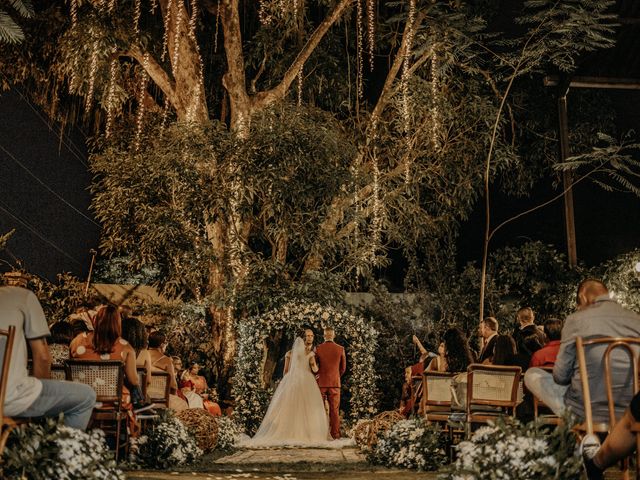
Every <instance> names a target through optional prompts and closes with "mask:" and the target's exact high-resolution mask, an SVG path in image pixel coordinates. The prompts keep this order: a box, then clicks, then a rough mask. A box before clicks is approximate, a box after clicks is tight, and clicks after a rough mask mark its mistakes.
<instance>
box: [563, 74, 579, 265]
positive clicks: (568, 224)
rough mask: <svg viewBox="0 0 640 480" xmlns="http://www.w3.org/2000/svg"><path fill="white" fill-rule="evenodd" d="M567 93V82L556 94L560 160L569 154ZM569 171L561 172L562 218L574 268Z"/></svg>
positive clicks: (574, 238) (570, 179)
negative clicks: (563, 191) (562, 193)
mask: <svg viewBox="0 0 640 480" xmlns="http://www.w3.org/2000/svg"><path fill="white" fill-rule="evenodd" d="M568 93H569V83H568V82H566V83H565V84H564V85H561V88H560V90H559V95H558V127H559V128H558V130H559V136H560V161H561V162H564V161H565V160H566V159H567V157H569V156H570V151H569V120H568V117H567V94H568ZM572 177H573V175H571V172H568V171H565V172H563V173H562V184H563V186H564V189H565V194H564V220H565V229H566V233H567V255H568V257H569V266H570V267H571V268H574V267H576V266H577V265H578V251H577V248H576V225H575V219H574V210H573V189H572V188H571V184H572V182H573V178H572Z"/></svg>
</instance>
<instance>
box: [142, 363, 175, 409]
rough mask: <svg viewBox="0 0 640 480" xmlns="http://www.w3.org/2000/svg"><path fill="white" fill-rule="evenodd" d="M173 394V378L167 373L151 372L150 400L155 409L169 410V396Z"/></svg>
mask: <svg viewBox="0 0 640 480" xmlns="http://www.w3.org/2000/svg"><path fill="white" fill-rule="evenodd" d="M170 393H171V378H170V376H169V374H168V373H167V372H151V384H150V385H149V390H148V394H149V400H150V401H151V402H152V403H153V405H154V407H160V408H169V394H170Z"/></svg>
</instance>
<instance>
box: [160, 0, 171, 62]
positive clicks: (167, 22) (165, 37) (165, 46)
mask: <svg viewBox="0 0 640 480" xmlns="http://www.w3.org/2000/svg"><path fill="white" fill-rule="evenodd" d="M172 3H173V0H168V1H167V13H166V15H165V16H164V33H163V34H162V55H161V56H160V60H162V61H163V62H164V59H165V57H166V55H167V53H168V52H169V27H170V26H171V9H172V8H173V5H172Z"/></svg>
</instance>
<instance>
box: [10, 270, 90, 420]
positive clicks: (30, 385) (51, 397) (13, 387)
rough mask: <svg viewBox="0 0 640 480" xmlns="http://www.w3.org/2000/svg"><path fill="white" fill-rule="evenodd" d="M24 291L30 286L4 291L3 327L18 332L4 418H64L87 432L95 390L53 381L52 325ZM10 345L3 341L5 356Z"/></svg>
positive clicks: (31, 294)
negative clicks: (29, 357)
mask: <svg viewBox="0 0 640 480" xmlns="http://www.w3.org/2000/svg"><path fill="white" fill-rule="evenodd" d="M24 287H26V281H24V283H22V282H20V283H17V284H16V286H4V287H0V328H2V329H3V330H4V329H8V328H9V327H11V326H14V327H15V329H16V333H15V337H14V340H13V348H12V350H11V357H10V362H9V366H8V372H7V373H8V379H7V390H6V396H5V398H4V405H3V406H4V411H3V414H4V415H6V416H9V417H20V418H34V417H53V418H56V417H58V416H59V415H60V414H61V413H62V414H63V419H62V421H63V422H64V424H65V425H66V426H68V427H72V428H78V429H81V430H84V429H86V428H87V425H88V423H89V420H90V419H91V412H92V411H93V407H94V405H95V402H96V394H95V392H94V391H93V389H92V388H91V387H90V386H89V385H84V384H81V383H74V382H66V381H62V380H51V379H50V372H51V354H50V353H49V347H48V346H47V342H46V340H45V338H46V337H48V336H49V328H48V327H47V320H46V318H45V316H44V311H43V310H42V306H41V305H40V302H39V301H38V298H37V297H36V296H35V295H34V293H33V292H31V291H29V290H27V289H26V288H24ZM4 343H5V342H4V341H2V342H0V344H1V346H0V355H4V349H5V345H4ZM27 347H29V349H30V350H31V352H32V357H33V375H29V372H28V369H27V350H28V348H27ZM0 358H1V357H0Z"/></svg>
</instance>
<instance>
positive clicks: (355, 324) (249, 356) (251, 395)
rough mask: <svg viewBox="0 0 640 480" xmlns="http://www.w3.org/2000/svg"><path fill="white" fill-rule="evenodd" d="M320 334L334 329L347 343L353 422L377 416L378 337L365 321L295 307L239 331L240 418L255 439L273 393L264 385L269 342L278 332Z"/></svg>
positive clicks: (248, 323)
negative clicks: (264, 359) (265, 348)
mask: <svg viewBox="0 0 640 480" xmlns="http://www.w3.org/2000/svg"><path fill="white" fill-rule="evenodd" d="M304 326H310V327H312V328H314V329H316V330H319V329H321V328H323V327H325V326H332V327H334V328H335V330H336V334H337V336H338V337H340V338H342V339H344V340H345V342H346V344H345V345H343V346H344V347H345V349H346V353H347V364H348V365H349V369H350V375H349V377H348V378H347V379H346V382H347V383H348V384H349V386H350V394H351V398H350V411H349V419H351V420H353V421H355V420H357V419H359V418H368V417H370V416H372V415H373V414H375V413H376V403H377V396H376V379H377V375H376V373H375V370H374V352H375V350H376V345H377V335H378V334H377V332H376V331H375V329H374V328H373V327H372V326H371V325H370V324H368V323H367V321H366V320H365V319H364V318H362V317H360V316H356V315H353V314H352V313H350V312H347V311H340V310H337V309H334V308H333V307H326V306H322V305H320V304H318V303H302V302H289V303H287V304H285V305H283V306H282V307H280V308H278V309H275V310H272V311H269V312H267V313H265V314H264V315H259V316H255V317H250V318H248V319H247V320H245V321H243V322H242V323H241V324H240V325H239V326H238V354H237V358H236V374H235V377H234V387H233V394H234V398H235V399H236V409H235V416H236V418H237V419H238V421H239V422H240V424H241V425H243V426H244V428H245V429H246V430H247V432H248V433H249V434H252V433H253V432H255V430H256V429H257V428H258V426H259V425H260V421H261V420H262V418H263V416H264V414H265V412H266V409H267V405H268V403H269V400H270V399H271V394H272V392H271V391H269V390H267V389H265V388H263V387H262V384H261V379H260V378H261V374H262V351H263V346H264V340H265V339H266V338H267V337H268V336H269V335H270V334H273V333H275V332H276V331H278V330H285V331H286V332H287V333H289V334H295V333H297V332H298V331H299V330H300V329H301V328H302V327H304Z"/></svg>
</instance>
